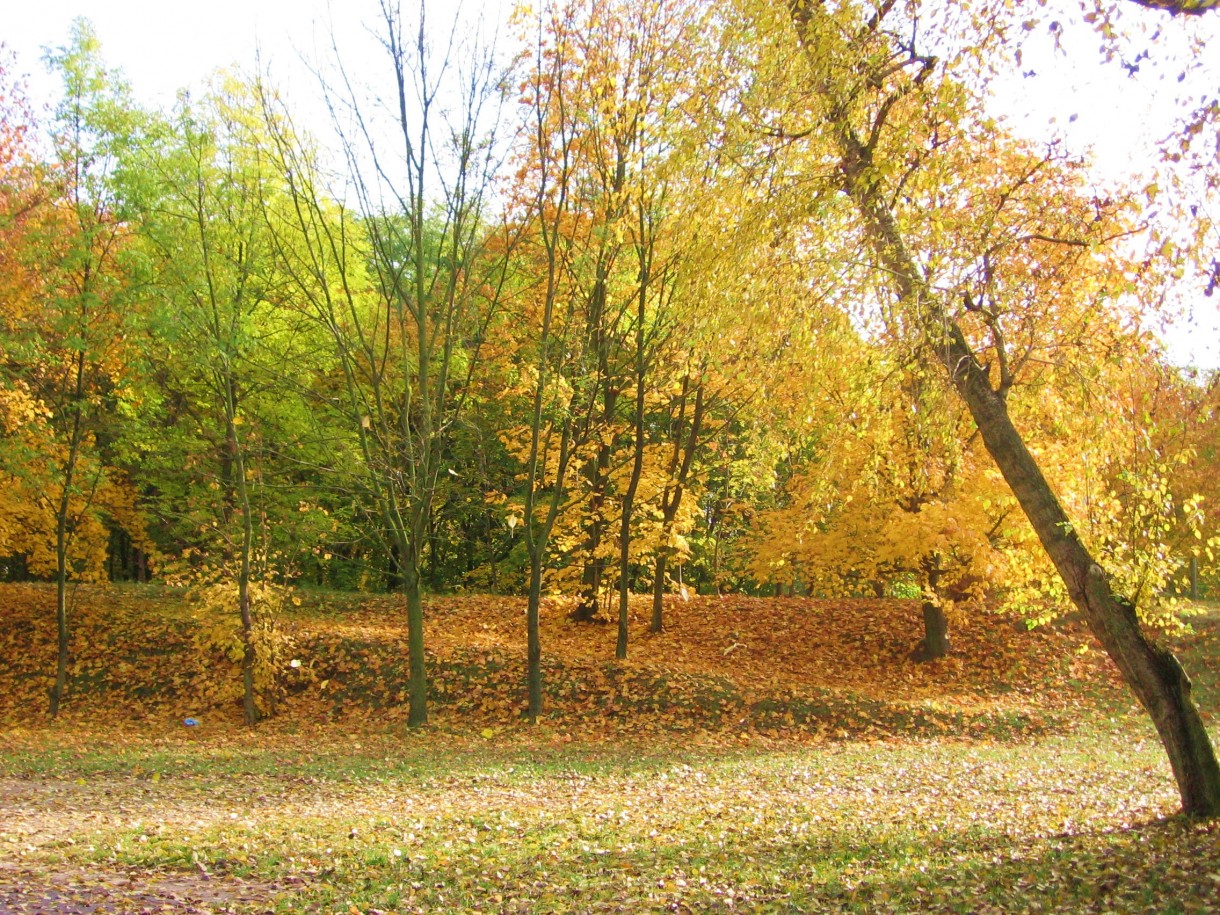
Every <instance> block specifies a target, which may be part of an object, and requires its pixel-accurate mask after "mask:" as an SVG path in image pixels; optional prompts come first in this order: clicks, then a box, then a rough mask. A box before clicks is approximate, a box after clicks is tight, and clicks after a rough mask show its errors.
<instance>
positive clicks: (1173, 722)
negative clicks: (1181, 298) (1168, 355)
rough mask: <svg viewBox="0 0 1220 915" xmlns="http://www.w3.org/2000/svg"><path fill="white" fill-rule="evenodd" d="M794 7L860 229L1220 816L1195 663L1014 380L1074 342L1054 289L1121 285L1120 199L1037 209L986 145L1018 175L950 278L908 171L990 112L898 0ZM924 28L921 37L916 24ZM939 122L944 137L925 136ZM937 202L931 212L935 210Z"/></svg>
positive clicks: (1109, 294)
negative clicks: (942, 68)
mask: <svg viewBox="0 0 1220 915" xmlns="http://www.w3.org/2000/svg"><path fill="white" fill-rule="evenodd" d="M785 12H786V14H787V18H788V21H789V23H790V27H791V29H792V31H791V32H790V33H789V34H790V35H791V36H792V37H791V39H789V40H790V41H791V42H792V43H793V44H794V45H795V46H796V47H799V48H800V50H801V51H802V52H803V58H802V59H801V61H800V62H799V64H793V70H794V71H795V72H794V73H793V75H794V76H795V75H796V72H799V73H800V79H801V81H802V82H803V84H804V85H805V86H806V87H807V95H806V104H807V105H808V108H807V109H806V114H807V117H808V118H809V119H810V120H811V121H812V122H813V123H815V124H816V125H817V131H818V135H819V136H820V137H823V138H825V141H826V152H827V156H828V161H829V163H831V164H832V165H833V168H834V171H835V174H836V178H835V183H836V184H837V190H839V191H840V192H841V193H842V194H843V195H844V196H845V198H846V199H847V200H849V201H850V202H851V204H852V206H853V207H854V210H855V212H856V214H857V216H858V219H859V231H860V236H861V238H862V239H863V241H864V243H865V244H866V245H867V246H868V248H869V250H870V251H871V253H872V255H873V257H874V258H875V259H876V262H877V265H878V267H879V268H880V269H881V270H883V271H884V273H885V276H886V277H887V279H888V282H889V283H890V284H892V286H891V288H892V289H893V292H894V294H895V295H896V296H897V298H898V301H899V302H900V303H901V305H902V308H903V312H904V315H905V316H906V320H908V321H909V322H910V325H911V327H912V328H913V330H914V331H915V332H917V333H918V334H920V335H921V336H922V338H923V340H924V347H925V352H926V354H927V357H928V359H929V360H933V361H935V362H936V363H937V364H939V365H940V366H941V367H942V368H943V370H944V371H945V372H946V373H947V376H948V378H949V379H950V380H951V381H952V383H953V386H954V388H955V389H956V390H957V392H958V394H959V395H960V396H961V398H962V400H963V402H964V403H965V404H966V406H967V409H968V410H969V411H970V414H971V416H972V418H973V419H974V422H975V424H976V425H977V427H978V429H979V433H980V435H981V437H982V440H983V442H984V444H985V446H986V448H987V450H988V452H989V454H990V455H991V456H992V458H993V459H994V460H995V462H996V464H997V466H998V467H999V469H1000V471H1001V473H1002V474H1003V476H1004V478H1005V480H1006V481H1007V483H1008V485H1009V486H1010V487H1011V489H1012V492H1013V494H1014V496H1015V497H1016V499H1017V501H1018V502H1019V503H1020V505H1021V507H1022V509H1023V511H1024V512H1025V514H1026V516H1027V517H1028V519H1029V521H1030V524H1031V526H1032V527H1033V529H1034V531H1035V533H1036V534H1037V535H1038V538H1039V540H1040V541H1041V543H1042V545H1043V547H1044V548H1045V550H1046V552H1047V554H1048V555H1049V557H1050V559H1051V561H1052V562H1053V563H1054V565H1055V567H1056V569H1057V570H1058V572H1059V575H1060V576H1061V578H1062V579H1063V582H1064V585H1065V587H1066V589H1067V592H1068V595H1069V596H1070V598H1071V600H1072V602H1073V603H1074V604H1075V605H1076V606H1077V607H1078V608H1079V609H1080V610H1081V612H1082V613H1084V615H1085V617H1086V619H1087V620H1088V622H1089V625H1090V628H1091V629H1092V631H1093V633H1094V634H1095V635H1096V636H1097V638H1098V639H1099V641H1100V642H1101V643H1102V645H1103V646H1104V647H1105V648H1106V650H1107V652H1108V653H1109V654H1110V656H1111V657H1112V658H1113V659H1114V660H1115V662H1116V664H1117V665H1118V667H1119V668H1120V670H1121V671H1122V672H1123V675H1124V677H1125V678H1126V680H1127V682H1128V683H1129V685H1130V686H1131V688H1132V689H1133V691H1134V692H1135V693H1136V695H1137V696H1138V697H1139V699H1140V701H1141V702H1142V704H1143V705H1144V707H1145V708H1146V709H1147V710H1148V712H1149V714H1150V715H1151V717H1152V719H1153V722H1154V724H1155V725H1156V728H1157V731H1158V733H1159V734H1160V736H1161V740H1162V742H1163V743H1164V745H1165V748H1166V751H1167V753H1168V755H1169V759H1170V763H1171V765H1172V767H1173V770H1174V775H1175V777H1176V778H1177V781H1178V787H1179V790H1180V792H1181V796H1182V803H1183V808H1184V809H1185V810H1186V811H1187V812H1188V813H1192V814H1196V815H1215V814H1216V813H1217V812H1220V767H1218V766H1217V764H1216V758H1215V754H1214V751H1213V749H1212V746H1211V742H1210V740H1209V738H1208V735H1207V732H1206V729H1205V728H1204V726H1203V723H1202V721H1201V719H1200V718H1199V714H1198V711H1197V709H1196V707H1195V705H1194V703H1193V701H1192V700H1191V698H1190V680H1189V678H1188V677H1187V676H1186V675H1185V673H1184V672H1183V670H1182V668H1181V665H1180V664H1179V663H1178V662H1177V660H1176V659H1175V658H1174V656H1173V655H1172V654H1171V653H1170V652H1169V651H1168V650H1166V649H1164V648H1163V647H1160V646H1157V645H1155V644H1154V643H1153V642H1151V641H1150V640H1149V639H1148V638H1147V636H1146V635H1145V634H1144V632H1143V631H1142V630H1141V628H1140V624H1139V619H1138V617H1137V614H1136V611H1135V607H1134V605H1133V603H1132V602H1131V600H1130V599H1129V598H1128V597H1127V596H1124V595H1121V594H1119V593H1117V592H1116V591H1115V589H1114V587H1113V585H1112V579H1111V577H1110V576H1109V575H1108V574H1107V572H1106V571H1105V570H1104V569H1103V568H1102V567H1101V566H1100V565H1099V564H1098V563H1097V562H1096V560H1095V559H1094V556H1093V554H1092V552H1091V551H1090V549H1089V547H1088V545H1086V543H1085V542H1084V540H1083V539H1082V537H1081V535H1080V533H1079V531H1078V529H1077V527H1076V525H1075V524H1074V523H1073V522H1072V520H1071V519H1070V518H1069V516H1068V515H1067V513H1066V512H1065V511H1064V509H1063V507H1062V505H1061V503H1060V501H1059V500H1058V499H1057V498H1056V496H1055V494H1054V490H1053V489H1052V487H1051V485H1050V483H1049V482H1048V480H1047V478H1046V475H1045V474H1044V472H1043V470H1042V468H1041V466H1040V465H1039V463H1038V461H1037V459H1036V458H1035V457H1034V456H1033V454H1032V453H1031V451H1030V449H1029V447H1028V446H1027V444H1026V441H1025V438H1024V436H1023V435H1022V434H1021V432H1020V431H1018V428H1017V426H1016V424H1015V423H1014V422H1013V419H1012V415H1011V413H1010V410H1009V393H1010V391H1011V390H1012V387H1013V385H1014V383H1015V382H1016V381H1017V379H1018V377H1019V375H1018V374H1017V372H1016V371H1015V369H1016V367H1017V365H1018V364H1019V363H1020V362H1021V361H1022V358H1023V356H1025V355H1027V354H1030V353H1032V352H1035V351H1037V350H1038V349H1041V348H1043V347H1046V346H1054V347H1057V348H1059V349H1063V348H1064V346H1065V345H1066V344H1067V343H1068V342H1069V341H1068V339H1065V338H1063V337H1060V336H1058V332H1059V331H1060V330H1061V329H1063V327H1064V325H1063V323H1062V322H1060V321H1057V320H1056V318H1057V315H1056V313H1055V312H1056V310H1057V309H1058V308H1059V307H1060V306H1061V303H1062V300H1061V299H1060V298H1059V297H1060V296H1062V295H1063V294H1064V293H1065V292H1067V291H1069V290H1070V289H1075V290H1077V295H1076V297H1074V299H1068V302H1072V301H1080V296H1081V295H1084V296H1086V298H1085V300H1084V301H1083V302H1082V303H1081V304H1082V305H1083V306H1084V311H1083V312H1082V313H1083V314H1092V313H1099V312H1098V309H1101V310H1102V311H1101V312H1100V313H1104V309H1105V308H1106V307H1108V303H1109V302H1111V301H1112V300H1113V299H1114V298H1115V296H1116V295H1118V294H1119V293H1121V291H1122V290H1121V289H1114V287H1113V285H1112V282H1113V280H1112V279H1111V277H1113V274H1109V275H1107V274H1106V273H1105V272H1104V269H1105V267H1104V265H1105V259H1106V255H1107V253H1108V252H1110V251H1112V250H1113V248H1112V246H1113V241H1114V237H1115V235H1116V234H1118V233H1119V232H1120V231H1121V228H1119V227H1120V226H1121V223H1118V224H1116V223H1115V221H1114V216H1113V215H1112V212H1113V206H1112V204H1107V202H1105V201H1101V200H1096V201H1090V200H1088V199H1087V198H1086V199H1083V200H1079V199H1078V202H1076V203H1074V202H1073V201H1072V199H1071V198H1070V197H1068V196H1065V195H1060V196H1059V197H1058V199H1057V200H1056V201H1054V202H1053V203H1050V204H1049V205H1048V202H1044V203H1043V205H1042V206H1041V208H1039V209H1038V210H1037V211H1036V212H1035V211H1032V210H1031V211H1029V212H1025V211H1023V209H1022V207H1021V205H1020V201H1021V200H1022V195H1021V194H1019V193H1016V192H1017V191H1019V190H1020V189H1021V188H1022V187H1024V186H1026V185H1025V183H1024V182H1022V181H1021V180H1020V175H1021V170H1019V169H1018V170H1016V171H1012V170H1011V169H1012V160H1011V159H1010V158H1009V157H1008V156H1003V157H1001V158H999V159H996V158H994V157H992V158H989V160H988V161H989V162H992V163H995V164H997V165H998V166H1000V168H1001V169H1002V171H1001V173H1000V177H1001V180H1000V182H999V184H998V187H997V190H1000V189H1002V188H1008V189H1010V190H1009V191H1008V192H1007V193H1001V194H1000V196H999V197H997V198H993V199H991V200H988V201H986V203H985V204H984V205H982V206H976V207H970V208H967V209H965V210H960V209H959V211H960V212H964V213H966V214H967V215H968V218H975V217H976V216H980V215H983V214H986V215H984V216H983V218H986V219H987V220H988V221H989V222H990V223H991V224H992V225H993V226H994V227H995V228H994V230H993V233H992V234H993V235H994V236H995V238H996V243H995V244H994V245H993V246H992V248H991V250H990V251H989V252H986V253H988V254H989V256H988V257H986V258H983V259H980V260H978V261H977V262H976V263H975V264H974V269H973V270H971V271H970V272H968V273H965V274H964V275H959V276H956V277H953V278H952V281H949V278H948V277H944V278H942V277H941V276H939V275H938V274H937V273H936V272H934V270H933V269H932V268H933V267H934V266H935V264H936V263H937V262H936V255H937V252H938V248H937V247H936V246H935V245H934V243H933V238H932V237H929V236H928V235H926V234H923V233H921V230H920V227H919V226H920V222H921V221H922V222H924V225H927V226H928V228H929V229H935V228H936V226H935V225H934V223H932V222H931V221H930V220H929V221H924V220H921V219H919V218H913V212H914V211H912V213H911V214H908V212H907V211H906V210H905V209H904V201H905V200H907V199H908V197H906V196H904V194H903V185H904V184H905V183H906V182H908V181H909V180H910V177H911V176H912V175H918V174H920V173H926V170H928V169H929V167H930V166H929V163H936V162H937V161H944V160H945V159H947V158H948V157H947V156H945V157H942V156H940V155H938V154H937V153H938V150H944V149H945V148H948V149H950V150H960V149H968V150H969V149H971V148H973V149H975V150H979V151H981V150H983V149H986V148H987V147H988V143H989V139H988V138H989V134H988V133H987V127H986V125H985V124H979V125H978V126H977V127H976V128H975V130H973V131H971V130H970V129H969V128H968V127H967V125H966V123H965V122H964V121H963V120H961V119H959V118H954V117H953V116H952V115H951V112H952V110H953V109H952V108H948V107H945V102H946V97H945V95H944V93H945V92H946V91H947V92H949V93H950V94H952V93H953V92H954V89H953V87H952V84H951V82H949V81H947V80H945V79H943V78H941V75H940V74H939V73H938V71H937V68H936V63H937V62H936V60H935V59H934V58H933V57H931V56H929V55H928V54H925V53H921V50H920V48H919V47H918V46H917V45H915V44H914V43H913V41H912V38H911V35H912V33H911V31H910V29H909V28H907V26H908V25H909V23H907V22H905V21H904V22H902V23H901V24H900V23H899V20H902V19H903V16H901V15H900V14H898V13H897V12H896V11H895V10H893V9H891V8H890V7H881V8H880V9H878V10H877V11H876V12H875V13H874V14H873V15H871V16H866V15H861V14H859V13H857V12H856V11H854V10H843V11H838V12H831V11H829V10H823V9H821V8H815V7H814V6H813V5H811V4H808V3H804V2H800V0H794V2H792V3H790V4H789V5H788V7H787V9H786V10H785ZM772 28H777V29H778V28H780V26H779V24H778V23H776V24H775V25H773V26H772ZM914 34H915V36H916V37H918V30H916V31H915V33H914ZM862 64H863V65H862ZM929 116H930V117H929ZM919 117H923V118H925V121H924V123H926V124H928V125H929V126H930V127H931V128H932V132H931V133H930V134H927V133H925V134H922V135H921V134H920V132H919V131H915V132H914V133H913V134H912V133H904V131H903V129H902V125H903V124H904V121H905V123H906V124H907V125H909V124H910V123H911V120H907V119H918V118H919ZM929 137H932V138H933V139H938V140H939V142H929V139H928V138H929ZM1005 175H1006V176H1007V177H1003V176H1005ZM976 180H977V179H976ZM939 184H940V185H941V186H942V187H943V188H944V194H945V196H946V198H950V197H951V195H952V194H953V192H952V190H951V188H952V185H951V184H950V183H948V182H945V181H944V180H943V179H942V180H941V181H940V182H939ZM954 202H955V203H956V200H954ZM980 203H982V202H980ZM942 212H945V211H944V210H941V209H939V208H933V209H925V210H924V211H923V213H924V215H925V216H926V215H928V214H935V215H936V216H939V215H940V214H941V213H942ZM942 218H943V217H942ZM1035 265H1036V267H1035ZM1098 265H1101V266H1102V270H1103V272H1102V273H1100V274H1098V273H1097V272H1096V271H1097V267H1098ZM1082 272H1083V274H1084V275H1083V276H1082V275H1081V274H1082ZM1090 274H1092V275H1090ZM1119 275H1121V273H1120V274H1119ZM1030 276H1034V277H1035V278H1042V279H1043V281H1042V282H1039V283H1037V284H1034V285H1032V286H1030V287H1026V286H1023V285H1022V282H1021V281H1022V280H1023V279H1026V278H1028V277H1030ZM1069 278H1071V286H1070V287H1069V285H1068V283H1069ZM1048 286H1049V288H1048ZM1090 300H1091V302H1092V303H1093V304H1091V303H1090ZM1026 302H1029V304H1030V305H1032V306H1033V307H1032V308H1029V309H1028V310H1020V309H1019V308H1018V305H1019V304H1020V305H1023V304H1025V303H1026ZM1068 326H1069V327H1070V326H1071V324H1070V323H1069V325H1068ZM1084 339H1085V340H1087V337H1085V338H1084ZM1031 342H1032V345H1031Z"/></svg>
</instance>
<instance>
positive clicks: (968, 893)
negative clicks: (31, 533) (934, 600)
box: [0, 585, 1220, 915]
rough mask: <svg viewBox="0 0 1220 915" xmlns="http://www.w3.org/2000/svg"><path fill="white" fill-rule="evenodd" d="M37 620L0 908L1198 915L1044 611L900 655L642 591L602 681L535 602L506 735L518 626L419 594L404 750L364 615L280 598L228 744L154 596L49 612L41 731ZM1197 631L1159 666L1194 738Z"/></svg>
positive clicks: (495, 602) (1160, 808)
mask: <svg viewBox="0 0 1220 915" xmlns="http://www.w3.org/2000/svg"><path fill="white" fill-rule="evenodd" d="M53 606H54V593H53V591H52V590H51V589H49V588H46V587H42V586H27V585H4V586H0V619H3V620H4V624H5V628H6V633H5V637H4V639H3V640H2V641H0V912H3V913H9V912H12V913H27V912H28V913H34V912H47V913H90V912H161V911H166V912H170V911H172V912H217V911H232V912H275V911H321V912H343V913H349V915H350V913H372V912H401V913H406V912H440V911H443V912H522V913H524V912H638V911H655V912H734V911H740V912H758V911H763V912H823V911H825V912H837V911H861V912H886V911H892V912H910V911H949V912H1039V911H1041V912H1049V911H1056V912H1060V911H1068V912H1218V911H1220V824H1215V823H1200V822H1193V821H1189V820H1186V819H1183V818H1181V817H1178V816H1175V815H1174V812H1175V810H1176V808H1177V795H1176V790H1175V787H1174V784H1173V781H1172V778H1171V775H1170V773H1169V767H1168V764H1167V762H1166V760H1165V757H1164V753H1163V752H1162V751H1161V749H1160V747H1159V744H1158V743H1157V741H1156V739H1155V735H1154V734H1153V733H1152V731H1151V728H1150V726H1149V725H1148V723H1147V721H1146V718H1145V716H1143V715H1142V714H1141V713H1140V712H1139V711H1138V710H1137V709H1136V708H1134V707H1133V705H1132V702H1131V700H1130V698H1129V696H1128V695H1127V694H1126V693H1125V692H1124V690H1123V689H1122V688H1121V686H1120V684H1119V683H1118V681H1117V677H1116V675H1115V673H1114V671H1113V669H1112V667H1111V665H1110V664H1109V662H1108V660H1107V659H1106V658H1105V657H1104V656H1103V655H1102V654H1101V653H1100V652H1099V651H1098V650H1097V648H1096V645H1095V644H1094V643H1093V641H1092V640H1091V638H1090V637H1089V636H1088V635H1087V633H1086V632H1084V630H1083V629H1082V628H1081V627H1080V626H1079V625H1078V624H1076V623H1071V622H1067V623H1063V624H1059V625H1051V626H1046V627H1040V628H1038V629H1035V630H1033V631H1026V630H1025V629H1024V627H1021V626H1019V625H1014V622H1013V621H1012V620H1011V619H1009V618H1006V617H1001V616H993V615H987V614H977V615H975V616H972V617H966V618H963V619H961V620H959V621H958V622H957V625H956V626H955V630H954V633H953V651H952V653H951V654H950V656H949V657H948V658H945V659H942V660H939V661H935V662H931V663H925V664H919V663H916V662H915V661H914V660H913V659H912V657H911V653H912V649H913V648H914V647H915V644H916V643H917V641H918V638H919V632H918V625H919V621H920V615H919V611H918V607H917V606H916V605H914V604H910V603H903V602H898V601H809V600H800V599H751V598H740V597H726V598H697V599H694V600H691V601H689V602H682V601H676V600H675V601H674V602H673V603H671V604H668V605H667V608H666V609H667V627H666V631H665V632H663V633H661V634H658V635H650V634H648V633H647V625H646V614H647V611H648V607H647V606H646V605H645V603H644V602H641V603H640V604H639V605H638V606H636V605H633V619H632V638H633V643H632V645H631V651H630V657H629V659H628V660H627V661H622V662H619V661H615V660H614V658H613V651H614V629H613V627H612V626H605V625H583V626H578V625H575V624H572V623H569V622H567V621H566V609H567V606H566V604H565V602H563V601H558V600H557V601H552V602H550V603H548V605H547V607H546V608H545V612H544V627H543V645H544V652H545V654H546V659H547V660H546V676H547V684H548V689H547V703H548V709H547V715H546V716H545V717H544V719H543V720H542V721H541V722H540V723H539V724H537V725H533V726H531V725H528V724H526V723H525V722H524V721H522V719H521V716H520V710H521V707H522V704H523V695H524V682H523V681H524V664H523V662H522V661H521V659H520V656H521V655H523V654H524V651H523V645H522V643H523V641H524V619H523V608H524V605H523V603H522V602H521V601H518V600H515V599H509V598H485V597H460V598H452V599H437V600H436V601H434V602H433V603H432V604H431V605H430V606H429V608H428V627H429V632H428V645H429V651H430V656H429V662H430V673H431V675H432V704H431V720H430V724H429V725H428V726H427V727H425V728H422V729H418V730H415V731H408V730H407V729H406V727H405V707H404V705H403V701H402V700H403V698H404V697H403V694H402V682H401V675H402V673H403V668H404V665H405V655H406V649H405V627H404V625H403V622H402V618H401V617H402V611H401V609H400V606H399V605H398V603H397V601H396V600H394V599H392V598H385V597H372V598H369V597H361V596H353V595H333V594H318V595H309V596H307V597H306V599H305V600H304V602H303V605H302V606H300V607H297V608H293V609H292V611H291V612H290V613H288V614H286V615H285V618H284V620H283V624H282V631H283V633H284V638H285V642H284V643H283V648H284V649H285V650H286V651H287V654H285V656H284V657H285V659H286V662H285V671H286V680H285V685H286V687H287V688H288V692H287V694H286V695H285V697H284V698H283V700H282V701H281V702H280V704H279V708H278V709H277V714H276V715H275V716H274V717H273V718H271V719H268V720H267V721H265V722H263V723H261V724H260V725H259V726H258V727H256V728H254V729H248V728H244V727H243V726H241V724H240V709H239V707H238V706H237V704H236V703H235V702H234V700H233V683H234V680H235V668H234V667H233V666H232V665H231V664H230V663H229V662H227V661H224V660H223V659H220V658H218V657H217V656H215V655H209V654H208V653H207V652H206V651H202V650H200V648H199V647H198V646H197V645H196V643H195V641H194V640H193V634H194V633H196V632H198V630H199V623H198V622H197V621H195V620H193V619H192V617H191V615H190V613H189V612H188V610H187V608H186V607H185V606H184V605H183V602H182V599H181V596H180V595H178V594H175V593H173V592H170V591H167V590H163V589H157V588H139V587H111V588H104V589H103V588H82V589H81V590H80V591H79V592H78V593H77V594H76V601H75V608H74V614H73V616H74V620H75V631H74V646H75V652H74V666H73V683H72V691H71V692H70V694H69V698H68V702H67V705H66V708H65V711H64V712H63V713H62V714H61V716H60V718H59V719H58V720H57V721H55V722H53V723H51V722H47V721H46V719H45V709H44V705H45V689H46V686H47V672H48V670H49V669H50V668H51V662H52V660H53V648H52V646H53V635H54V633H53V629H54V624H53V618H54V614H53ZM1206 609H1207V612H1205V613H1204V615H1202V616H1199V617H1198V618H1196V619H1195V620H1194V622H1193V627H1194V631H1193V632H1192V633H1189V634H1183V635H1178V636H1175V637H1174V638H1173V639H1172V642H1173V645H1174V647H1175V649H1176V650H1177V651H1178V652H1179V654H1180V655H1181V656H1182V657H1183V661H1184V664H1185V666H1186V669H1187V670H1188V671H1189V672H1190V673H1191V674H1192V676H1194V678H1195V683H1196V690H1195V695H1196V699H1197V700H1198V702H1199V705H1200V706H1201V708H1202V710H1203V713H1204V716H1205V718H1206V720H1207V721H1208V723H1209V725H1210V726H1211V727H1212V730H1213V734H1216V733H1218V731H1220V728H1217V725H1218V724H1220V676H1218V675H1220V611H1218V610H1217V608H1215V607H1214V606H1213V607H1211V608H1206ZM290 660H296V661H298V662H299V664H297V665H296V666H290V665H289V664H288V663H287V662H288V661H290ZM187 717H190V718H192V719H193V720H195V721H197V722H198V724H197V725H193V726H186V725H184V723H183V722H184V719H185V718H187Z"/></svg>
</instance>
